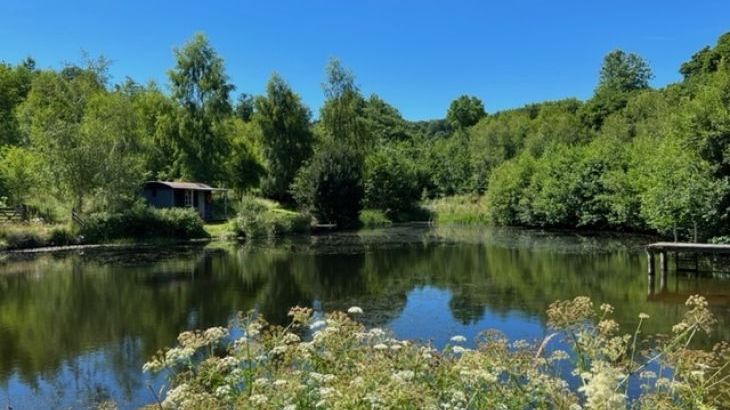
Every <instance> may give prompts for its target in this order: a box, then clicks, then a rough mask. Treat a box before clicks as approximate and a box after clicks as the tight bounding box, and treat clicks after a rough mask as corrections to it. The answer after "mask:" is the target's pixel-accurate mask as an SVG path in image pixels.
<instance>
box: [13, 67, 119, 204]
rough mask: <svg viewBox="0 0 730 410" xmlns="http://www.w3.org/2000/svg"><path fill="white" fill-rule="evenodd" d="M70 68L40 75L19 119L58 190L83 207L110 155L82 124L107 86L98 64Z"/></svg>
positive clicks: (35, 80) (57, 192) (59, 194)
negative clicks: (95, 97)
mask: <svg viewBox="0 0 730 410" xmlns="http://www.w3.org/2000/svg"><path fill="white" fill-rule="evenodd" d="M69 72H73V73H74V75H72V76H71V75H67V76H63V75H61V74H57V73H54V72H51V71H44V72H41V73H39V74H38V75H36V77H35V78H34V79H33V85H32V88H31V91H30V93H29V94H28V98H27V99H26V101H25V102H24V103H23V105H22V106H21V108H20V117H21V122H22V124H23V128H24V130H25V132H26V133H27V135H29V137H30V142H31V145H32V147H33V149H34V150H35V151H36V152H38V153H39V155H40V156H41V158H42V159H43V163H44V165H45V166H47V167H49V168H50V169H49V171H50V172H49V173H48V174H49V175H50V176H51V178H52V181H51V182H52V184H51V186H53V187H54V191H55V193H56V194H57V195H58V196H59V197H61V198H63V199H68V200H70V201H71V202H72V204H73V207H74V208H75V209H76V210H78V211H81V210H82V209H83V204H84V199H85V198H86V197H87V196H88V195H90V194H91V193H92V192H93V190H94V187H95V182H94V181H95V177H96V174H97V173H98V165H99V162H100V161H103V158H104V156H105V155H106V152H104V149H103V148H104V147H102V146H100V145H99V144H97V143H96V141H94V140H93V139H89V134H87V133H83V132H82V130H81V123H82V121H83V118H84V112H85V110H86V105H87V103H88V101H89V100H90V99H91V98H92V97H93V95H94V94H96V93H101V92H104V91H105V90H104V88H103V87H102V84H103V80H102V78H103V76H100V75H98V73H97V72H96V71H95V70H94V69H93V68H90V67H87V68H85V69H84V68H79V67H74V68H73V69H69V70H68V71H67V73H69Z"/></svg>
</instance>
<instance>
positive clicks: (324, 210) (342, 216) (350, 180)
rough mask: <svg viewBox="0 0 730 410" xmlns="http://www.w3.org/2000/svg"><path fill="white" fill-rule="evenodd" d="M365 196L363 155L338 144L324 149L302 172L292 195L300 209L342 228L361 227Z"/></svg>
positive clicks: (298, 176)
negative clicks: (359, 223) (359, 225)
mask: <svg viewBox="0 0 730 410" xmlns="http://www.w3.org/2000/svg"><path fill="white" fill-rule="evenodd" d="M364 194H365V192H364V189H363V170H362V158H361V155H360V154H358V153H357V152H355V151H353V150H352V149H350V148H348V147H346V146H344V145H335V144H334V143H329V144H327V145H325V146H324V147H322V148H321V149H320V150H319V151H318V152H317V153H316V154H315V155H314V157H313V158H312V161H311V162H310V163H309V164H308V165H307V166H305V167H303V168H302V169H300V171H299V173H298V174H297V177H296V178H295V180H294V184H293V185H292V195H293V196H294V199H295V200H296V201H297V203H298V204H299V205H300V206H302V207H303V208H305V209H307V210H308V211H310V212H311V213H312V214H314V216H316V217H317V220H318V221H319V222H324V223H334V224H336V225H337V226H338V227H339V228H349V227H353V226H356V225H357V224H358V222H359V220H358V215H359V213H360V210H361V209H362V203H363V197H364Z"/></svg>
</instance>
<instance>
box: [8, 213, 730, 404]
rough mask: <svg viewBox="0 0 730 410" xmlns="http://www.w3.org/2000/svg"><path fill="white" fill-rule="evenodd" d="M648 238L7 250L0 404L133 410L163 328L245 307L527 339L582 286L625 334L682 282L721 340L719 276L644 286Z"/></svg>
mask: <svg viewBox="0 0 730 410" xmlns="http://www.w3.org/2000/svg"><path fill="white" fill-rule="evenodd" d="M650 241H651V239H650V238H646V237H636V236H625V235H605V234H601V235H598V234H595V235H592V234H586V233H580V234H577V233H561V232H545V231H534V230H518V229H506V228H505V229H502V228H499V229H498V228H487V227H453V226H452V227H439V228H436V227H429V226H425V225H403V226H396V227H392V228H387V229H380V230H366V231H360V232H357V233H337V234H331V235H323V236H314V237H310V238H300V239H292V240H287V241H284V242H281V243H277V244H249V245H241V246H238V245H233V244H221V243H217V244H212V245H208V246H186V247H176V248H165V249H160V248H143V249H133V250H132V249H126V250H120V249H117V250H105V251H91V250H87V251H85V252H78V251H76V252H71V253H64V254H44V255H35V256H10V257H6V258H5V259H4V261H2V262H0V408H5V406H8V405H11V406H12V407H13V408H14V409H16V410H17V409H25V408H88V407H93V406H94V405H95V404H96V403H99V402H103V401H105V400H113V401H115V402H116V403H117V404H118V405H119V407H120V408H136V407H138V406H140V405H144V404H148V403H150V402H151V401H152V400H153V396H152V393H151V392H150V387H149V386H151V387H152V388H154V389H158V388H159V387H160V386H161V383H162V382H163V381H162V380H159V379H154V378H150V377H149V376H148V375H146V374H143V373H142V372H141V368H142V364H143V363H144V361H145V360H146V359H147V358H149V357H150V356H151V355H152V354H153V353H155V352H156V351H157V350H158V349H159V348H161V347H163V346H169V345H172V344H173V343H174V342H175V338H176V336H177V334H178V333H180V332H181V331H183V330H185V329H190V328H203V327H208V326H214V325H225V324H226V323H227V321H228V320H229V319H230V318H231V317H232V316H233V315H234V314H235V313H236V312H238V311H247V310H249V309H258V310H259V311H260V312H262V313H263V314H264V315H265V316H266V318H267V319H268V320H269V321H271V322H276V323H282V322H284V321H286V313H287V310H288V308H289V307H291V306H295V305H307V306H313V307H315V308H316V309H320V310H332V309H346V308H347V307H349V306H352V305H357V306H360V307H362V308H363V309H364V311H365V315H364V319H363V320H364V321H366V322H367V324H368V325H372V326H383V327H387V328H389V329H391V330H392V331H393V332H394V333H395V334H396V336H398V337H401V338H409V339H416V340H422V341H431V342H432V343H434V344H435V345H437V346H443V345H444V344H445V343H446V342H447V341H448V339H449V338H450V337H451V336H453V335H456V334H461V335H465V336H466V337H467V338H472V337H474V336H476V335H477V334H478V333H479V332H480V331H482V330H485V329H492V328H496V329H499V330H501V331H502V332H504V333H505V334H507V335H508V336H510V337H512V338H524V339H538V338H542V337H543V336H544V335H545V334H546V333H547V330H546V329H545V315H544V311H545V309H546V307H547V305H548V304H550V303H551V302H553V301H554V300H557V299H566V298H572V297H574V296H577V295H587V296H590V297H592V298H593V300H594V301H595V302H596V303H603V302H606V303H611V304H613V305H614V306H615V307H616V317H617V319H618V320H619V322H620V323H622V325H623V326H625V327H624V328H623V329H624V330H625V331H627V332H628V331H630V329H631V327H633V326H635V323H636V320H637V319H636V317H637V315H638V313H639V312H645V313H648V314H649V315H650V316H651V320H650V321H649V323H648V326H647V327H646V328H645V329H646V331H647V332H668V331H669V329H670V327H671V325H672V324H673V323H675V322H677V321H678V320H679V318H680V317H681V315H682V313H683V305H682V302H683V301H684V299H686V296H687V295H689V294H694V293H700V294H705V295H708V296H709V297H710V300H711V302H712V304H713V307H712V308H713V310H714V311H715V313H716V314H717V316H718V319H719V327H718V330H717V331H716V333H715V334H714V335H713V336H712V337H711V338H710V339H708V340H705V341H704V342H703V343H712V342H713V341H714V340H719V339H730V326H729V325H730V279H722V278H713V277H706V276H704V277H689V276H685V275H675V274H673V273H672V274H671V276H670V277H669V281H668V283H667V284H666V285H667V286H666V289H664V290H661V291H659V289H657V292H656V293H655V294H654V295H651V296H650V295H648V292H647V290H648V288H647V286H648V283H647V278H646V275H645V274H644V272H645V271H646V265H645V263H646V262H645V260H644V259H645V258H644V256H643V255H644V254H643V250H642V245H644V244H646V243H648V242H650Z"/></svg>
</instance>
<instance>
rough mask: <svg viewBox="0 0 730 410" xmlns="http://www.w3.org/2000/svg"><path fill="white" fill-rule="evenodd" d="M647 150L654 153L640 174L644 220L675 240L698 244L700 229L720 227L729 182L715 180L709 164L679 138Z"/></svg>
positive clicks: (667, 140)
mask: <svg viewBox="0 0 730 410" xmlns="http://www.w3.org/2000/svg"><path fill="white" fill-rule="evenodd" d="M645 150H646V151H648V150H651V151H650V153H649V154H648V155H645V158H644V160H643V161H642V165H641V166H640V168H639V170H638V178H639V179H640V187H641V190H640V198H641V214H642V216H643V217H644V218H645V219H646V221H647V223H648V224H649V226H651V227H652V228H654V229H656V230H657V231H659V232H662V233H670V232H671V233H672V234H673V236H674V239H675V240H677V239H678V238H679V236H680V235H682V236H685V237H689V238H692V239H693V240H695V241H696V240H697V239H698V237H699V236H700V235H701V234H703V233H704V232H699V231H700V229H702V230H703V231H705V232H706V231H707V228H709V227H712V225H715V224H716V223H717V221H718V219H719V217H720V215H718V212H717V211H718V210H717V207H716V205H717V204H718V203H719V201H720V198H722V197H723V196H724V195H726V194H727V192H728V184H727V181H726V180H717V179H715V178H713V177H712V175H711V168H710V166H709V164H708V163H707V162H706V161H704V160H702V159H701V158H699V157H698V156H697V155H696V154H695V153H694V152H692V151H691V150H688V149H686V147H683V146H682V143H681V141H680V140H679V139H677V138H671V137H670V138H667V139H665V140H664V141H663V142H662V143H661V144H660V145H659V146H658V147H657V146H653V145H650V146H646V148H645ZM646 151H644V152H646ZM703 228H704V229H703ZM702 236H705V235H702Z"/></svg>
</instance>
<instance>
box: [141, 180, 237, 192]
mask: <svg viewBox="0 0 730 410" xmlns="http://www.w3.org/2000/svg"><path fill="white" fill-rule="evenodd" d="M144 184H145V185H151V184H159V185H164V186H167V187H170V188H172V189H189V190H193V191H225V188H213V187H211V186H210V185H208V184H204V183H202V182H178V181H147V182H145V183H144Z"/></svg>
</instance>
